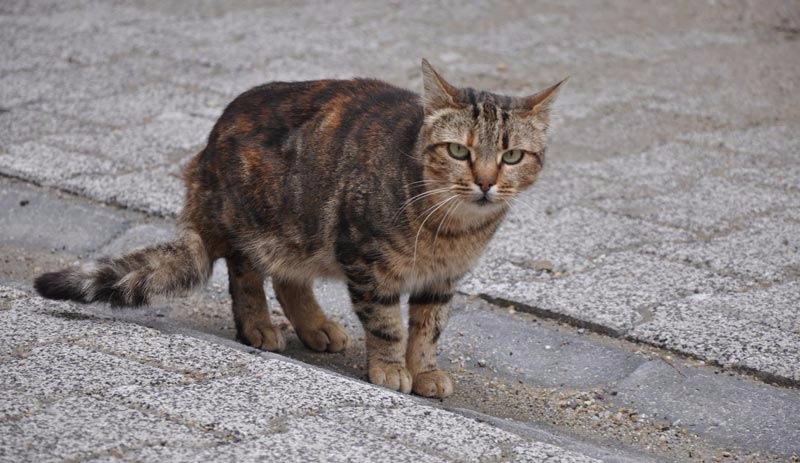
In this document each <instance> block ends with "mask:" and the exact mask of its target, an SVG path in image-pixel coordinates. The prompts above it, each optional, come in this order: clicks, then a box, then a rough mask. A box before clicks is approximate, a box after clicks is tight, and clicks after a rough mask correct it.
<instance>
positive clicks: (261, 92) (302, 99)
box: [209, 79, 422, 148]
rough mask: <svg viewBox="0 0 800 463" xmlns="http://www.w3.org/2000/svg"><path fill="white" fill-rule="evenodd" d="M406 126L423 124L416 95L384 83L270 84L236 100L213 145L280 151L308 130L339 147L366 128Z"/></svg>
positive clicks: (217, 129)
mask: <svg viewBox="0 0 800 463" xmlns="http://www.w3.org/2000/svg"><path fill="white" fill-rule="evenodd" d="M404 121H405V122H407V123H411V124H412V125H415V126H416V128H418V125H417V124H414V123H415V122H419V123H420V124H421V122H422V107H421V105H420V103H419V97H418V95H416V94H415V93H413V92H410V91H408V90H405V89H401V88H398V87H395V86H393V85H391V84H388V83H386V82H383V81H380V80H375V79H350V80H332V79H329V80H313V81H305V82H271V83H267V84H264V85H260V86H258V87H255V88H252V89H250V90H248V91H246V92H244V93H243V94H241V95H239V96H238V97H237V98H236V99H235V100H233V101H232V102H231V103H230V104H229V105H228V107H227V108H226V109H225V111H224V113H223V114H222V116H221V117H220V119H219V120H218V121H217V124H216V125H215V127H214V129H213V130H212V132H211V135H210V137H209V141H210V142H213V143H225V142H226V141H229V140H230V139H231V138H233V139H239V140H238V141H240V142H241V141H243V139H245V138H252V137H257V138H259V142H260V143H261V146H268V145H272V146H281V145H283V144H285V143H286V141H287V139H288V138H289V137H292V136H293V135H295V134H296V131H297V130H299V129H305V133H303V136H304V137H306V138H311V137H313V136H315V135H328V139H326V140H320V141H325V142H328V143H329V144H330V145H333V146H330V148H335V147H337V146H336V145H340V144H343V143H344V142H345V141H346V139H347V138H348V137H349V136H352V135H354V133H353V132H356V131H358V130H359V129H363V128H364V127H363V125H364V124H369V125H371V126H372V129H373V130H380V129H381V128H382V129H383V130H384V131H385V130H386V129H388V128H390V127H392V126H397V125H398V124H399V125H401V126H404V125H407V124H404ZM321 132H325V133H324V134H323V133H321ZM375 135H377V134H375ZM414 135H416V133H415V134H414Z"/></svg>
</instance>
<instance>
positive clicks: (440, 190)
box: [392, 187, 450, 223]
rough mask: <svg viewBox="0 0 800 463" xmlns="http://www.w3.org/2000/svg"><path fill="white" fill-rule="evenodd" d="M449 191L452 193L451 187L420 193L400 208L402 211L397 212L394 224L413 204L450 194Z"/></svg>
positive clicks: (393, 218) (393, 219)
mask: <svg viewBox="0 0 800 463" xmlns="http://www.w3.org/2000/svg"><path fill="white" fill-rule="evenodd" d="M448 191H450V188H449V187H445V188H436V189H433V190H426V191H423V192H422V193H420V194H418V195H416V196H414V197H412V198H410V199H408V200H407V201H406V202H405V203H403V205H402V206H400V209H398V210H397V212H396V213H395V214H394V216H393V217H392V223H394V221H395V220H397V218H398V217H399V216H400V214H401V213H402V212H403V211H404V210H406V209H407V208H408V207H409V206H411V205H412V204H413V203H415V202H417V201H419V200H421V199H424V198H427V197H428V196H433V195H435V194H438V193H445V192H448Z"/></svg>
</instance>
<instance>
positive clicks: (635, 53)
mask: <svg viewBox="0 0 800 463" xmlns="http://www.w3.org/2000/svg"><path fill="white" fill-rule="evenodd" d="M746 41H747V39H746V38H745V37H742V35H739V34H729V33H718V32H709V31H701V30H693V31H681V32H674V33H672V34H658V35H645V36H642V35H641V34H636V35H633V34H631V35H618V36H615V37H612V38H610V39H609V38H606V39H605V40H602V41H598V40H591V39H590V40H587V41H585V42H579V43H578V44H577V46H578V48H585V49H587V50H589V51H591V52H592V53H600V54H609V55H614V56H618V57H620V58H625V59H632V60H645V61H658V60H660V59H663V58H664V57H665V56H669V55H670V54H676V53H679V52H681V51H683V50H685V49H689V48H697V47H704V46H708V45H741V44H743V43H746Z"/></svg>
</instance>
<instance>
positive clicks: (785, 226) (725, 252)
mask: <svg viewBox="0 0 800 463" xmlns="http://www.w3.org/2000/svg"><path fill="white" fill-rule="evenodd" d="M745 227H746V228H744V229H742V230H737V231H733V232H731V233H729V234H726V235H723V236H718V237H714V238H710V239H707V240H703V241H694V242H690V243H663V244H658V245H648V246H645V247H643V248H642V252H646V253H653V254H656V255H659V256H662V257H666V258H669V259H671V260H675V261H684V262H690V263H692V264H694V265H698V266H707V267H709V268H711V269H713V270H715V271H717V272H723V273H726V274H733V275H742V276H744V277H749V278H758V279H761V280H766V281H780V280H785V279H789V278H794V277H796V276H797V275H798V274H800V224H798V223H795V222H789V221H785V220H780V219H774V218H769V217H767V218H762V219H758V220H754V221H752V222H749V223H747V224H746V225H745Z"/></svg>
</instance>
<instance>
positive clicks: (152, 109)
mask: <svg viewBox="0 0 800 463" xmlns="http://www.w3.org/2000/svg"><path fill="white" fill-rule="evenodd" d="M226 103H227V101H225V99H224V98H221V97H220V96H218V95H216V94H212V93H201V92H197V91H194V92H191V91H188V90H186V89H183V88H181V87H178V86H175V85H167V84H154V85H147V86H142V87H139V88H137V89H135V90H133V91H131V92H127V93H120V94H115V95H111V96H108V97H103V98H96V99H92V100H86V101H45V102H42V103H37V104H34V105H31V108H33V109H37V110H40V111H44V112H53V113H56V114H61V115H65V116H70V117H74V118H76V119H78V120H82V121H87V122H89V123H94V124H101V125H109V126H113V127H124V126H127V125H130V124H134V125H136V124H144V123H146V122H148V121H151V120H152V119H153V118H155V117H157V116H159V115H163V114H170V113H175V112H182V113H188V114H190V115H207V114H209V113H210V114H213V115H219V114H221V113H222V109H223V106H224V105H225V104H226Z"/></svg>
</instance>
